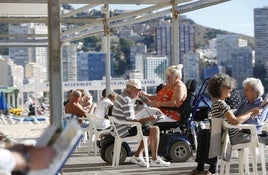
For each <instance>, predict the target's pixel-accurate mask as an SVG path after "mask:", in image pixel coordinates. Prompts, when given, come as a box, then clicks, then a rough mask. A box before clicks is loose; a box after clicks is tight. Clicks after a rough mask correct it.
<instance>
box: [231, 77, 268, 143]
mask: <svg viewBox="0 0 268 175" xmlns="http://www.w3.org/2000/svg"><path fill="white" fill-rule="evenodd" d="M243 89H244V90H243V93H244V96H245V100H244V101H243V102H242V103H241V105H240V106H239V107H238V108H237V110H236V111H235V113H234V114H235V115H236V116H240V115H241V114H244V113H246V112H247V111H249V110H251V109H253V108H256V107H260V106H261V104H262V102H263V99H262V97H261V96H262V95H263V94H264V87H263V85H262V82H261V80H260V79H257V78H247V79H245V80H244V81H243ZM267 118H268V105H266V106H263V107H262V108H261V109H260V113H259V114H258V115H257V116H250V117H248V116H246V115H243V117H240V120H242V123H245V124H254V125H256V128H257V130H258V132H259V133H261V128H262V125H263V122H264V121H266V120H267ZM263 139H265V138H262V139H261V140H260V141H263ZM266 140H267V139H266ZM266 144H268V142H267V141H266Z"/></svg>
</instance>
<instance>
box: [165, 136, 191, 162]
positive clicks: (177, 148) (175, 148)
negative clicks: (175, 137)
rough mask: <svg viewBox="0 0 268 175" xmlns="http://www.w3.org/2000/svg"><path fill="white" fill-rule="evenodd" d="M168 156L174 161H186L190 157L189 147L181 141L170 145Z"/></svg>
mask: <svg viewBox="0 0 268 175" xmlns="http://www.w3.org/2000/svg"><path fill="white" fill-rule="evenodd" d="M169 156H170V158H171V160H173V161H174V162H186V161H187V160H188V159H189V158H190V157H191V147H190V145H188V144H187V143H185V142H183V141H178V142H175V143H174V144H172V145H171V147H170V151H169Z"/></svg>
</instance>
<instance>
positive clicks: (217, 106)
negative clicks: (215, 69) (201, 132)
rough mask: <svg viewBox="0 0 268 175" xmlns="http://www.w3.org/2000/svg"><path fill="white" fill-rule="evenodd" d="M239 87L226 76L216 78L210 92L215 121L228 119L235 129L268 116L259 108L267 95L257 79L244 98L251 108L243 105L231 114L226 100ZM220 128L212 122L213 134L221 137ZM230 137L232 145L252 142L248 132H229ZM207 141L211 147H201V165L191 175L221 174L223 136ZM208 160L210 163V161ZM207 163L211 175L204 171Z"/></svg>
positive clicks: (247, 84) (246, 86)
mask: <svg viewBox="0 0 268 175" xmlns="http://www.w3.org/2000/svg"><path fill="white" fill-rule="evenodd" d="M235 86H236V81H235V80H234V79H233V78H231V77H229V76H228V75H226V74H218V75H215V76H213V77H212V78H211V79H210V80H209V82H208V92H209V94H210V96H211V97H212V117H213V118H222V119H226V120H227V121H228V122H229V123H231V124H232V125H238V124H241V123H245V122H247V121H249V120H251V119H253V118H263V117H265V118H266V116H267V113H266V114H264V113H261V110H260V109H259V107H258V106H259V105H260V102H261V101H262V99H261V95H262V94H263V86H262V84H261V82H260V81H259V80H258V79H253V78H250V79H246V80H245V81H244V83H243V86H244V95H245V98H246V101H247V103H248V105H250V106H251V107H250V108H245V107H243V103H242V104H241V105H240V107H238V109H237V112H236V113H235V114H234V113H233V110H231V108H230V106H229V105H227V103H226V102H225V99H226V98H228V97H230V95H231V92H232V91H233V89H234V88H235ZM258 101H259V102H258ZM254 102H255V104H254ZM253 104H254V105H253ZM239 111H240V112H239ZM254 120H255V119H254ZM216 124H217V123H213V122H212V127H211V133H217V131H218V130H219V131H220V132H221V128H220V127H221V126H218V125H216ZM228 133H229V137H230V141H231V144H232V145H235V144H238V143H246V142H249V141H250V138H251V136H250V133H248V132H244V131H243V130H237V129H229V130H228ZM219 134H220V135H221V133H219ZM206 140H208V141H209V140H210V143H198V145H199V146H200V147H199V146H198V148H197V155H196V160H195V161H196V162H197V163H198V165H197V167H196V169H194V170H193V171H192V172H191V175H195V174H217V172H216V165H217V156H219V155H221V147H219V146H218V145H219V143H220V142H221V138H220V136H219V137H213V138H212V137H211V138H206ZM198 142H202V140H201V139H199V140H198ZM208 149H209V155H208ZM208 157H209V158H210V159H208ZM205 163H208V164H209V165H210V167H209V170H207V171H204V164H205Z"/></svg>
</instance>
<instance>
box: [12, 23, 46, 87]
mask: <svg viewBox="0 0 268 175" xmlns="http://www.w3.org/2000/svg"><path fill="white" fill-rule="evenodd" d="M47 33H48V29H47V26H46V25H45V24H38V23H28V24H19V25H15V24H11V25H9V34H47ZM10 39H16V40H22V41H23V40H26V39H27V38H25V37H17V38H14V37H10ZM32 39H45V38H44V37H32ZM9 55H10V58H11V59H12V60H14V63H15V64H17V65H22V66H25V65H26V64H28V63H31V62H35V63H38V64H40V65H42V70H41V72H42V74H40V75H41V77H39V78H40V79H42V81H43V82H47V81H48V49H47V47H34V48H31V47H13V48H9Z"/></svg>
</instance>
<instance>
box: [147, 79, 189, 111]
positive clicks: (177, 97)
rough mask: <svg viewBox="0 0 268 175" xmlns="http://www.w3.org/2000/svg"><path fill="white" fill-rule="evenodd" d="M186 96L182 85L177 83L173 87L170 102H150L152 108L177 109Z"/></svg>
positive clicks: (185, 90)
mask: <svg viewBox="0 0 268 175" xmlns="http://www.w3.org/2000/svg"><path fill="white" fill-rule="evenodd" d="M186 95H187V89H186V87H185V85H184V84H181V83H178V84H176V86H175V87H174V91H173V94H172V97H171V100H170V101H152V102H151V105H152V106H154V107H179V106H180V105H181V102H182V101H183V98H185V96H186Z"/></svg>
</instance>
